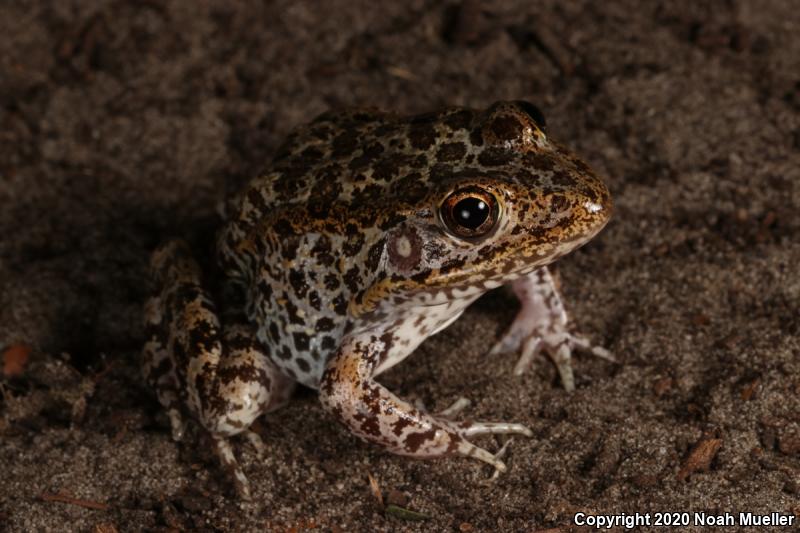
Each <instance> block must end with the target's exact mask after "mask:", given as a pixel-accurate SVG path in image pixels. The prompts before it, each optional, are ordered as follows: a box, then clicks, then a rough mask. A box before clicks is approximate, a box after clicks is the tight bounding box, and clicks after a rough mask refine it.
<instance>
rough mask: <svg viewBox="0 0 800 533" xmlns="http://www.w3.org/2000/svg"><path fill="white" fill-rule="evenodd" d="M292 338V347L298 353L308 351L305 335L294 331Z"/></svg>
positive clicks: (307, 340) (306, 336)
mask: <svg viewBox="0 0 800 533" xmlns="http://www.w3.org/2000/svg"><path fill="white" fill-rule="evenodd" d="M292 338H293V339H294V347H295V348H296V349H297V351H298V352H305V351H307V350H308V344H309V338H308V335H306V334H305V333H301V332H299V331H295V332H294V333H292Z"/></svg>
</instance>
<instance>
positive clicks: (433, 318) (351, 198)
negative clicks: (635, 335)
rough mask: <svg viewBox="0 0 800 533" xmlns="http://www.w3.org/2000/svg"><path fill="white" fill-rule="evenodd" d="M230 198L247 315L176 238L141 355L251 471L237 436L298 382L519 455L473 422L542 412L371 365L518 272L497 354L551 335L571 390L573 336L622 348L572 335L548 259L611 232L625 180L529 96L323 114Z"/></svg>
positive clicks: (419, 443) (440, 446)
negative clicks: (454, 394)
mask: <svg viewBox="0 0 800 533" xmlns="http://www.w3.org/2000/svg"><path fill="white" fill-rule="evenodd" d="M463 198H469V199H470V200H469V201H468V202H467V203H466V204H461V203H459V202H460V200H461V199H463ZM478 200H479V201H480V202H481V205H482V206H483V207H480V209H484V208H485V207H486V206H488V207H489V209H488V210H484V211H482V212H481V213H491V216H489V217H488V218H485V219H481V220H483V222H481V223H480V224H477V225H475V226H474V227H473V226H470V227H467V226H465V225H463V224H468V222H464V220H467V219H466V218H464V217H469V216H488V215H481V213H479V212H477V211H476V212H475V213H473V214H472V215H470V213H469V212H467V211H465V210H464V209H466V208H464V207H459V206H464V205H477V204H476V202H477V201H478ZM469 202H472V203H471V204H470V203H469ZM453 206H455V207H453ZM451 208H452V209H455V211H447V210H448V209H451ZM476 209H477V208H476ZM228 211H229V213H228V220H227V222H226V224H225V225H224V226H223V228H222V229H221V231H220V233H219V236H218V239H217V245H218V252H219V263H220V265H221V268H222V271H223V272H224V274H225V276H226V277H227V278H228V280H230V281H231V282H233V284H234V285H236V286H237V287H239V288H240V289H241V290H242V291H243V293H244V295H245V300H246V301H245V302H243V307H244V313H239V314H244V315H246V316H245V320H244V322H246V323H242V324H239V325H234V326H228V325H226V324H221V323H220V320H219V318H218V313H217V311H216V310H215V307H214V300H213V298H212V297H211V296H210V295H209V294H208V293H207V292H206V291H205V290H204V288H203V286H202V284H201V283H200V272H199V269H198V268H197V266H196V264H194V261H193V260H192V259H191V257H190V254H189V252H188V250H186V248H185V247H184V246H182V245H179V244H171V245H168V246H166V247H164V248H162V249H161V250H160V251H158V252H156V254H155V255H154V265H155V270H156V279H157V285H158V292H157V296H156V297H155V298H154V299H152V300H151V302H150V303H149V304H148V312H147V316H148V325H149V328H150V329H149V331H150V335H151V337H150V341H149V342H148V344H147V345H146V347H145V350H144V352H145V361H144V368H145V374H146V376H147V378H148V381H149V382H150V383H151V385H152V386H153V387H154V388H155V389H156V391H157V393H158V395H159V399H160V400H161V402H162V404H163V405H164V406H165V407H166V408H167V409H168V411H169V413H170V416H171V418H172V420H173V425H174V427H176V428H177V427H179V426H180V424H179V423H180V416H179V413H180V412H181V411H184V410H188V411H189V412H190V413H191V414H192V415H193V416H194V417H195V418H197V419H199V420H200V422H201V423H202V424H203V425H204V426H205V427H206V428H207V429H208V430H209V431H210V432H211V433H212V435H214V436H215V439H216V442H217V443H218V449H219V451H220V455H221V457H222V459H223V463H225V464H226V465H228V466H229V467H230V468H231V469H232V470H233V472H234V475H235V476H236V478H237V480H239V485H240V486H246V479H245V478H244V475H243V473H242V472H241V470H240V469H239V468H238V466H236V461H235V459H234V457H233V454H232V451H231V450H230V448H229V446H228V445H227V440H225V437H227V436H228V435H232V434H235V433H238V432H242V431H245V430H246V428H247V427H249V425H250V424H251V423H252V421H253V420H254V418H255V417H256V416H258V415H260V414H261V413H262V412H264V411H266V410H268V409H271V408H272V407H273V406H274V405H276V404H277V403H280V402H282V401H284V400H285V396H286V391H287V390H289V388H288V386H287V385H286V383H289V382H290V381H298V382H301V383H303V384H305V385H307V386H309V387H314V388H318V389H320V399H321V401H322V403H323V405H324V406H325V407H326V408H327V409H328V410H329V411H331V412H332V413H333V414H334V416H335V417H336V418H337V419H338V420H340V421H341V422H343V423H344V424H346V425H347V426H348V427H349V428H350V429H351V430H352V431H353V433H355V434H357V435H359V436H361V437H363V438H365V439H367V440H370V441H372V442H376V443H379V444H381V445H383V446H385V447H386V448H387V449H389V450H391V451H394V452H396V453H401V454H406V455H414V456H420V457H435V456H441V455H449V454H461V455H465V456H470V457H475V458H478V459H480V460H482V461H486V462H488V463H490V464H492V465H494V466H495V467H496V468H497V469H498V470H502V469H503V468H504V466H503V464H502V462H500V461H499V460H498V459H497V458H495V457H494V456H492V455H491V454H490V453H489V452H487V451H485V450H482V449H480V448H477V447H475V446H474V445H472V444H470V443H469V441H468V437H471V436H474V435H478V434H482V433H521V434H526V435H527V434H529V432H528V430H527V429H526V428H523V427H522V426H519V425H516V424H505V423H498V424H487V423H471V424H456V423H453V422H449V421H445V420H443V419H440V418H437V417H434V416H432V415H429V414H427V413H423V412H420V411H419V410H416V409H414V408H413V407H412V406H410V405H409V404H407V403H405V402H403V401H402V400H400V399H398V398H396V397H395V396H393V395H392V394H391V393H390V392H389V391H387V390H386V389H384V388H383V387H382V386H381V385H379V384H378V383H377V382H376V381H375V379H374V378H375V376H377V375H379V374H380V373H381V372H383V371H385V370H386V369H387V368H390V367H391V366H393V365H395V364H397V363H398V362H400V361H402V360H403V359H404V358H405V357H407V356H408V355H409V354H411V353H412V352H413V350H414V349H415V348H416V347H417V346H418V345H419V343H420V342H422V340H424V339H425V338H426V337H428V336H430V335H433V334H435V333H436V332H438V331H439V330H441V329H443V328H445V327H447V325H449V324H450V323H452V322H453V321H454V320H456V319H457V318H458V316H459V315H460V314H461V312H462V311H463V310H464V309H465V308H466V307H467V306H468V305H469V304H470V303H471V302H472V301H474V300H475V299H476V298H478V297H479V296H480V295H481V294H483V293H484V292H486V291H487V290H490V289H492V288H495V287H499V286H501V285H504V284H513V287H514V288H515V291H516V292H517V294H518V295H519V296H520V298H521V299H522V301H523V309H522V312H521V313H520V315H519V317H518V319H517V320H516V321H515V322H514V324H512V327H511V329H510V330H509V334H507V335H506V336H505V337H504V338H503V339H502V340H501V342H500V343H498V345H497V346H495V348H494V349H493V351H494V352H498V351H507V350H514V351H522V352H523V357H522V359H525V360H527V359H529V358H530V357H531V354H532V353H536V352H538V351H544V352H546V353H547V354H548V355H550V356H551V358H553V360H554V361H555V362H556V363H557V365H558V367H559V371H560V372H561V375H562V378H563V382H564V385H565V386H566V387H567V388H570V387H571V386H573V384H572V381H571V367H569V354H570V351H571V349H572V348H576V349H588V350H590V351H593V353H595V354H596V355H603V356H604V355H607V353H606V352H601V351H600V350H601V349H599V348H597V349H595V348H592V347H591V345H589V344H588V341H586V340H585V339H583V338H582V337H579V336H574V335H569V334H567V332H566V331H567V319H566V314H565V312H564V310H563V306H562V304H561V301H560V298H559V296H558V292H557V290H556V288H555V286H554V284H553V283H552V280H551V278H550V277H549V274H548V273H547V270H546V265H548V264H549V263H551V262H552V261H554V260H555V259H557V258H558V257H560V256H562V255H564V254H566V253H568V252H569V251H571V250H572V249H574V248H576V247H578V246H580V245H581V244H583V243H585V242H586V241H588V240H589V239H590V238H592V237H593V236H594V235H595V234H596V233H597V232H598V231H600V229H601V228H602V227H603V226H604V225H605V223H606V222H607V220H608V218H609V216H610V212H611V199H610V195H609V192H608V190H607V189H606V187H605V185H604V184H603V183H602V181H601V180H600V179H599V178H597V177H596V176H595V175H594V173H593V172H592V170H591V169H590V168H589V167H588V166H587V165H586V164H585V163H583V162H582V161H580V159H579V158H578V157H577V156H575V155H574V154H572V153H571V152H569V151H568V150H567V149H566V148H564V147H563V146H561V145H559V144H557V143H555V142H553V141H551V140H550V139H549V138H548V137H547V135H546V134H545V123H544V117H543V115H542V114H541V112H540V111H539V110H538V109H537V108H536V107H535V106H533V105H532V104H529V103H527V102H521V101H516V102H498V103H495V104H493V105H492V106H490V107H489V108H488V109H485V110H477V109H468V108H458V107H454V108H449V109H445V110H442V111H440V112H434V113H426V114H424V115H416V116H411V117H402V116H398V115H395V114H390V113H385V112H382V111H378V110H374V109H349V110H344V111H339V112H329V113H325V114H323V115H320V116H319V117H317V118H316V119H315V120H314V121H312V122H311V123H310V124H308V125H305V126H301V127H299V128H297V129H296V130H295V131H294V132H292V133H291V134H290V135H289V137H288V139H287V141H286V142H285V143H284V144H283V145H282V146H281V148H280V149H279V151H278V153H277V155H276V157H275V159H274V161H273V164H272V166H271V168H270V169H269V171H268V172H267V173H265V174H264V175H263V176H261V177H258V178H256V179H254V180H253V181H252V182H251V183H250V184H249V185H248V186H247V187H246V188H245V190H244V191H242V193H241V194H240V195H239V196H238V197H237V198H236V199H234V200H233V201H232V202H230V204H229V206H228ZM465 213H466V214H465ZM459 217H461V218H459ZM459 224H461V226H459ZM225 316H229V315H228V313H227V312H226V313H225ZM526 358H527V359H526ZM522 359H521V363H522V362H523V361H522ZM518 366H520V365H518ZM248 395H249V396H248ZM175 431H176V433H180V431H179V430H178V429H176V430H175Z"/></svg>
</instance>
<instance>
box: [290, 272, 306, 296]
mask: <svg viewBox="0 0 800 533" xmlns="http://www.w3.org/2000/svg"><path fill="white" fill-rule="evenodd" d="M289 284H290V285H291V286H292V289H294V292H295V294H296V295H297V296H298V297H300V298H305V296H306V293H307V292H308V283H306V275H305V274H304V273H303V272H301V271H299V270H295V269H291V270H290V271H289Z"/></svg>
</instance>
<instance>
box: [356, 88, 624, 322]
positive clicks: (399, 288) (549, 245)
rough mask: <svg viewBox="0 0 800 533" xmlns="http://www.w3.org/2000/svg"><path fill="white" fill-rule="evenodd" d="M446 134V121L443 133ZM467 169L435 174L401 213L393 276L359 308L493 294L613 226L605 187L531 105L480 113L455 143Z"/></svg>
mask: <svg viewBox="0 0 800 533" xmlns="http://www.w3.org/2000/svg"><path fill="white" fill-rule="evenodd" d="M438 127H439V130H440V131H441V129H442V127H441V123H440V124H439V125H438ZM454 139H455V140H457V141H456V142H462V143H464V145H465V148H466V150H462V151H461V152H462V153H463V154H464V155H463V157H461V158H460V160H459V161H457V162H454V163H452V164H447V165H444V164H437V165H435V166H432V168H431V171H430V174H429V175H428V178H427V179H428V182H427V184H426V190H427V193H426V194H424V195H423V196H421V197H420V198H419V199H418V200H416V201H415V202H414V203H413V204H412V205H403V206H402V207H401V208H400V209H399V212H397V211H396V212H395V213H392V217H393V218H394V220H395V221H396V222H395V223H394V224H393V225H392V227H391V228H390V229H388V231H387V232H386V234H385V237H386V238H385V250H386V254H385V256H384V257H385V263H384V268H385V272H382V273H381V275H379V276H378V278H377V279H376V280H375V284H374V285H373V286H372V287H370V288H369V289H367V290H366V291H365V292H364V293H362V294H361V295H359V297H358V301H357V302H354V304H355V308H362V309H363V310H366V309H369V308H374V305H373V304H375V303H377V302H379V301H384V300H386V299H387V297H388V296H390V295H401V297H400V298H391V300H392V301H394V302H400V301H402V300H403V298H402V296H407V295H409V294H411V293H416V292H420V293H434V294H436V293H438V294H442V293H446V294H449V295H451V298H452V297H453V296H452V294H455V293H454V292H453V291H454V290H458V291H462V292H459V293H457V294H466V292H464V291H467V292H471V291H473V290H479V291H484V290H486V289H488V288H492V287H496V286H499V285H502V284H504V283H506V282H508V281H511V280H513V279H516V278H518V277H520V276H522V275H525V274H527V273H529V272H531V271H533V270H535V269H536V268H539V267H542V266H545V265H547V264H549V263H551V262H553V261H555V260H556V259H557V258H559V257H561V256H563V255H565V254H567V253H568V252H570V251H571V250H574V249H575V248H577V247H579V246H581V245H582V244H584V243H586V242H587V241H588V240H589V239H591V238H592V237H593V236H594V235H595V234H597V233H598V232H599V231H600V230H601V229H602V228H603V226H605V224H606V223H607V222H608V220H609V217H610V216H611V211H612V202H611V196H610V194H609V191H608V189H607V188H606V186H605V184H604V183H603V182H602V181H601V180H600V179H599V178H598V177H597V176H596V175H595V174H594V172H593V171H592V170H591V169H590V168H589V167H588V166H587V165H586V164H585V163H583V162H582V161H581V160H580V159H578V158H577V157H576V156H575V155H574V154H572V153H571V152H569V151H568V150H567V149H565V148H564V147H562V146H561V145H559V144H557V143H555V142H553V141H551V140H549V139H548V138H547V136H546V135H545V123H544V118H543V115H542V113H541V112H540V111H539V110H538V109H537V108H536V107H535V106H533V105H532V104H529V103H527V102H498V103H496V104H494V105H493V106H491V107H490V108H489V109H488V110H486V111H484V112H482V113H477V112H473V114H472V119H471V121H470V122H469V125H468V126H467V127H465V128H463V129H461V130H455V131H453V133H452V135H448V136H447V142H448V143H449V144H450V145H452V144H453V140H454Z"/></svg>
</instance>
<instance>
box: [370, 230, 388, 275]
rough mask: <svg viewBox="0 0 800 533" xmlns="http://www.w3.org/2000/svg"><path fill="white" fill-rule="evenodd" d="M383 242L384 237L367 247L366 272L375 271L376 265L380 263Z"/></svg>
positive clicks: (384, 241) (384, 240)
mask: <svg viewBox="0 0 800 533" xmlns="http://www.w3.org/2000/svg"><path fill="white" fill-rule="evenodd" d="M385 243H386V239H385V238H384V239H381V240H379V241H378V242H376V243H375V244H373V245H372V246H370V247H369V251H368V252H367V262H366V267H367V272H375V271H376V270H378V265H379V264H380V260H381V257H382V256H383V247H384V244H385Z"/></svg>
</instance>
